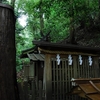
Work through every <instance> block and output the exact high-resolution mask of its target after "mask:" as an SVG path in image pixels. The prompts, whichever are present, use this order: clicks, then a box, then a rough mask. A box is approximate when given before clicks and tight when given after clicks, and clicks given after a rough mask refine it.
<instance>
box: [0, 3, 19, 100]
mask: <svg viewBox="0 0 100 100" xmlns="http://www.w3.org/2000/svg"><path fill="white" fill-rule="evenodd" d="M0 100H19V98H18V88H17V81H16V50H15V17H14V12H13V9H12V8H11V6H8V5H5V4H1V3H0Z"/></svg>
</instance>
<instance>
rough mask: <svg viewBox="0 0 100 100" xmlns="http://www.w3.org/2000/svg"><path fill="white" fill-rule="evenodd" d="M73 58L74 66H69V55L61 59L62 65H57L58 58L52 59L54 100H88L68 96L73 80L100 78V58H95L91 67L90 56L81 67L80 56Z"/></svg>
mask: <svg viewBox="0 0 100 100" xmlns="http://www.w3.org/2000/svg"><path fill="white" fill-rule="evenodd" d="M72 57H73V64H72V65H69V64H68V59H67V58H68V55H66V58H65V57H64V58H63V57H61V63H60V65H57V62H56V57H55V58H52V60H51V62H52V97H53V98H52V100H87V99H84V98H81V97H78V96H77V95H76V96H70V95H67V94H68V92H70V91H71V88H72V84H71V79H72V78H90V77H91V78H95V77H99V76H100V75H99V63H98V57H93V58H92V59H93V65H92V66H89V63H88V56H83V57H82V60H83V64H82V65H79V60H78V59H79V58H78V56H72Z"/></svg>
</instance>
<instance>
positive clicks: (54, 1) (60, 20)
mask: <svg viewBox="0 0 100 100" xmlns="http://www.w3.org/2000/svg"><path fill="white" fill-rule="evenodd" d="M15 13H16V16H17V18H19V17H20V16H21V15H23V14H24V15H26V16H27V25H26V27H25V28H23V27H22V26H21V25H20V24H19V22H17V23H16V46H17V66H19V67H18V68H19V69H20V68H21V67H20V64H21V62H20V61H19V60H20V59H19V58H18V57H19V55H20V54H21V51H22V50H24V49H27V48H30V47H31V46H32V40H33V39H37V40H38V39H40V38H41V34H40V31H41V28H42V32H43V34H44V35H45V34H47V33H48V32H49V31H50V30H51V33H50V36H51V41H52V42H56V41H60V40H62V39H64V38H66V37H67V36H68V35H69V33H70V26H73V27H74V28H75V29H77V28H88V27H91V26H93V25H94V26H95V25H99V24H97V22H99V19H100V18H99V17H100V5H99V0H26V1H24V0H17V1H16V4H15ZM41 16H42V17H41ZM41 19H42V21H40V20H41ZM71 19H73V21H72V22H71ZM19 69H18V70H19Z"/></svg>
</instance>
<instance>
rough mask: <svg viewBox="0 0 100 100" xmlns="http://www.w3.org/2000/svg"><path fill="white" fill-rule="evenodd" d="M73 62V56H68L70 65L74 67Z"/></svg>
mask: <svg viewBox="0 0 100 100" xmlns="http://www.w3.org/2000/svg"><path fill="white" fill-rule="evenodd" d="M72 62H73V60H72V56H71V55H69V56H68V63H69V65H72Z"/></svg>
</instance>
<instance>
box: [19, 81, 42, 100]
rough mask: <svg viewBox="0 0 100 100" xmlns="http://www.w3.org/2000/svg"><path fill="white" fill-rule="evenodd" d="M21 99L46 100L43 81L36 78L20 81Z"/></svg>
mask: <svg viewBox="0 0 100 100" xmlns="http://www.w3.org/2000/svg"><path fill="white" fill-rule="evenodd" d="M18 87H19V95H20V100H44V96H43V95H44V91H43V88H42V81H39V82H38V84H37V82H36V81H35V80H31V81H25V82H23V83H18Z"/></svg>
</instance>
